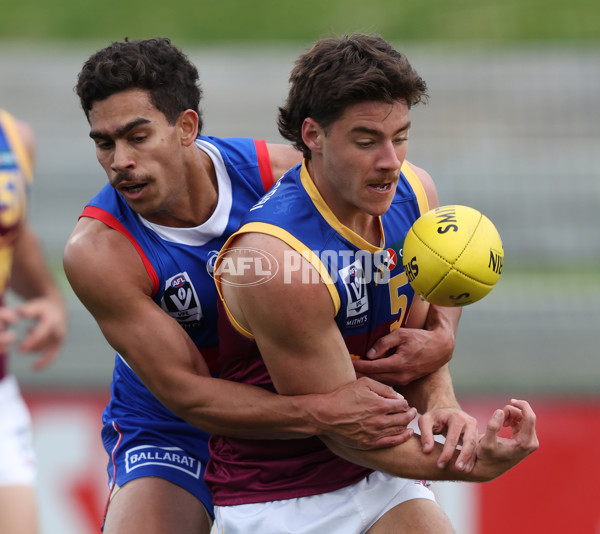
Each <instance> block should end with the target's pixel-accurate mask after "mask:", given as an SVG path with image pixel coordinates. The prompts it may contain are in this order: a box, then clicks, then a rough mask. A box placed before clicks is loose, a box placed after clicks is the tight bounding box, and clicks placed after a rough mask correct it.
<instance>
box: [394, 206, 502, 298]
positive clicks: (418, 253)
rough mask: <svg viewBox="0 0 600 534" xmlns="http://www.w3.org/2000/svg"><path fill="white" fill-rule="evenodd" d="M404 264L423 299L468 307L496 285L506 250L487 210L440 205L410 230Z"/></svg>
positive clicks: (405, 247)
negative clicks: (486, 212)
mask: <svg viewBox="0 0 600 534" xmlns="http://www.w3.org/2000/svg"><path fill="white" fill-rule="evenodd" d="M402 264H403V265H404V271H405V272H406V275H407V278H408V281H409V283H410V285H411V286H412V287H413V289H414V290H415V292H416V293H417V294H418V295H419V296H421V298H423V299H425V300H426V301H428V302H430V303H432V304H437V305H439V306H466V305H468V304H472V303H473V302H477V301H478V300H480V299H482V298H483V297H485V296H486V295H487V294H488V293H489V292H490V291H491V290H492V289H493V287H494V285H495V284H496V282H497V281H498V279H499V278H500V274H501V273H502V266H503V264H504V250H503V247H502V240H501V239H500V235H499V234H498V230H496V227H495V226H494V224H493V223H492V222H491V221H490V220H489V219H488V218H487V217H486V216H485V215H483V214H482V213H480V212H479V211H477V210H476V209H474V208H470V207H468V206H460V205H449V206H439V207H437V208H434V209H432V210H430V211H428V212H427V213H424V214H423V215H421V217H419V218H418V219H417V220H416V221H415V222H414V224H413V225H412V227H411V229H410V230H409V231H408V234H407V236H406V239H405V241H404V249H403V254H402Z"/></svg>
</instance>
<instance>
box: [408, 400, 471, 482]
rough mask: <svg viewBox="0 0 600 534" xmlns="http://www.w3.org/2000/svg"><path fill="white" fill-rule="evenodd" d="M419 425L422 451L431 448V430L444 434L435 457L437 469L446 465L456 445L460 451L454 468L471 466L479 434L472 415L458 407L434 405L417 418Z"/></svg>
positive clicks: (463, 468) (428, 450) (426, 451)
mask: <svg viewBox="0 0 600 534" xmlns="http://www.w3.org/2000/svg"><path fill="white" fill-rule="evenodd" d="M419 429H420V430H421V445H422V447H423V452H424V453H430V452H431V451H432V450H433V448H434V434H441V435H443V436H445V438H446V440H445V443H444V447H443V449H442V452H441V453H440V456H439V458H438V461H437V464H438V467H439V468H440V469H443V468H444V467H446V465H447V464H448V462H449V461H450V460H451V458H452V456H453V455H454V453H455V451H456V449H457V447H458V446H459V445H460V446H461V451H460V453H459V455H458V457H457V458H456V462H455V465H456V468H457V469H459V470H461V471H465V472H470V471H471V470H472V469H473V466H474V465H475V460H476V448H477V442H478V438H479V434H478V431H477V420H476V419H475V418H474V417H471V416H470V415H469V414H468V413H466V412H463V411H462V410H460V409H458V408H437V409H434V410H430V411H428V412H426V413H424V414H423V415H422V416H421V417H420V418H419Z"/></svg>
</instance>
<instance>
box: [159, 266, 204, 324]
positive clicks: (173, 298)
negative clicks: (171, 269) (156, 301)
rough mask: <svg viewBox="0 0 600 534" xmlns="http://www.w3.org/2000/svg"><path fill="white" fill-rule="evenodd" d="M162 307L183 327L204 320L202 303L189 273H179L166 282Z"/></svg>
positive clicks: (161, 302)
mask: <svg viewBox="0 0 600 534" xmlns="http://www.w3.org/2000/svg"><path fill="white" fill-rule="evenodd" d="M160 305H161V307H162V309H163V310H164V311H166V312H167V313H168V314H169V315H170V316H171V317H173V318H174V319H175V320H176V321H178V322H179V323H182V324H183V325H186V324H188V323H192V322H198V321H200V320H201V319H202V308H201V307H200V301H199V300H198V295H197V294H196V289H195V288H194V284H192V281H191V280H190V277H189V275H188V273H187V272H183V273H178V274H176V275H175V276H172V277H171V278H169V279H168V280H167V281H166V282H165V292H164V294H163V296H162V299H161V301H160Z"/></svg>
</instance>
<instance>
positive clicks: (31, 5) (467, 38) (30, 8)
mask: <svg viewBox="0 0 600 534" xmlns="http://www.w3.org/2000/svg"><path fill="white" fill-rule="evenodd" d="M3 4H4V5H3V6H2V16H1V17H0V36H1V38H3V39H25V40H31V41H33V40H47V39H50V40H63V39H92V40H94V39H101V40H106V39H114V40H120V39H122V38H123V37H125V36H128V37H130V38H147V37H152V36H157V35H166V36H170V37H171V38H173V39H174V40H176V41H178V42H180V43H181V42H188V43H207V42H236V41H299V42H304V41H308V42H310V41H313V40H315V39H316V38H319V37H321V36H324V35H331V34H336V35H337V34H341V33H351V32H354V31H360V32H367V33H378V34H380V35H382V36H383V37H385V38H386V39H388V40H392V41H427V42H436V41H443V42H447V41H457V42H467V43H475V42H476V43H478V46H480V44H481V43H491V44H494V45H497V44H498V43H510V42H523V41H579V40H597V39H599V38H600V3H598V2H594V1H592V0H569V1H568V2H564V1H557V0H454V1H453V2H447V1H444V0H420V1H416V0H405V1H397V0H396V1H392V0H372V1H368V2H366V1H364V0H304V2H291V1H286V0H279V1H275V0H220V1H212V0H200V1H196V2H189V1H186V0H171V1H169V2H164V1H161V2H159V1H157V0H105V1H104V2H90V1H89V0H50V1H48V0H19V1H18V2H10V1H9V0H4V1H3Z"/></svg>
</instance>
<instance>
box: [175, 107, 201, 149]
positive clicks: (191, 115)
mask: <svg viewBox="0 0 600 534" xmlns="http://www.w3.org/2000/svg"><path fill="white" fill-rule="evenodd" d="M176 126H177V129H178V131H179V135H180V137H181V142H182V143H183V145H184V146H189V145H191V144H192V143H193V142H194V140H195V139H196V137H198V114H197V113H196V112H195V111H194V110H193V109H186V110H185V111H184V112H183V113H181V115H179V118H178V119H177V125H176Z"/></svg>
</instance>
